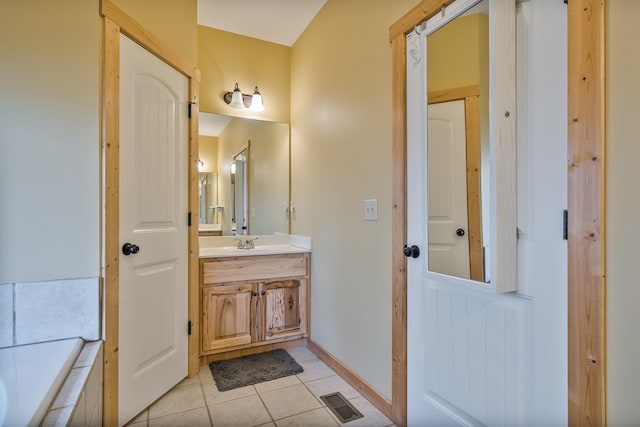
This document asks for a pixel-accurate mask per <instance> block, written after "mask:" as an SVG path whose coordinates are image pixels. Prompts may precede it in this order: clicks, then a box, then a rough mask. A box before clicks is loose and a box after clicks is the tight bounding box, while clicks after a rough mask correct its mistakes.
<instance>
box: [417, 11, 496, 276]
mask: <svg viewBox="0 0 640 427" xmlns="http://www.w3.org/2000/svg"><path fill="white" fill-rule="evenodd" d="M488 11H489V8H488V0H484V1H482V2H480V3H479V4H477V5H475V6H473V7H472V8H471V9H469V10H468V11H466V12H465V13H463V14H462V15H460V16H458V17H457V18H455V19H453V20H452V21H450V22H448V23H447V24H446V25H443V26H442V27H440V28H439V29H438V30H436V31H435V32H433V33H431V34H429V35H428V36H427V38H426V44H427V91H428V101H427V104H428V107H427V141H428V144H427V156H428V165H427V170H428V179H427V182H428V189H427V190H428V191H427V194H428V227H429V234H428V235H429V270H430V271H434V272H437V273H442V274H447V275H451V276H456V277H461V278H465V279H471V280H476V281H482V282H487V281H489V274H488V271H487V268H486V267H485V250H484V249H485V246H487V245H489V244H490V240H489V233H488V232H487V231H488V230H487V228H488V224H487V223H486V221H485V222H483V218H487V217H488V216H487V215H486V214H485V215H484V216H483V207H485V208H486V207H488V206H489V204H488V198H489V196H490V191H489V188H488V184H489V181H488V179H487V178H488V176H489V15H488Z"/></svg>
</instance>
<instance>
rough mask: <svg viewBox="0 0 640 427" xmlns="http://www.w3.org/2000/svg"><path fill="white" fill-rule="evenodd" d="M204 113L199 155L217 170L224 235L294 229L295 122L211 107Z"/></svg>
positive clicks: (216, 220) (219, 221)
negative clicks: (215, 110)
mask: <svg viewBox="0 0 640 427" xmlns="http://www.w3.org/2000/svg"><path fill="white" fill-rule="evenodd" d="M199 119H200V143H199V156H200V159H201V160H202V161H203V163H204V168H205V169H207V171H211V172H215V173H216V174H217V189H218V192H217V204H216V209H215V210H216V214H215V215H214V216H213V221H214V223H215V224H219V226H220V229H221V235H223V236H228V235H235V234H253V235H255V234H273V233H275V232H279V233H288V232H289V209H288V206H289V172H290V167H289V124H288V123H279V122H267V121H262V120H253V119H246V118H240V117H231V116H224V115H218V114H211V113H200V116H199ZM232 171H233V173H232ZM201 172H202V171H201ZM243 227H244V228H243Z"/></svg>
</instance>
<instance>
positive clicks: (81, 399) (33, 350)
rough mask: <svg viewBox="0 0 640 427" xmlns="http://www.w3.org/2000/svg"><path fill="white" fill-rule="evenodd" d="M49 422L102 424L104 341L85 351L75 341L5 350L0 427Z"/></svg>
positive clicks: (1, 354)
mask: <svg viewBox="0 0 640 427" xmlns="http://www.w3.org/2000/svg"><path fill="white" fill-rule="evenodd" d="M47 410H48V411H49V412H47ZM45 416H46V418H45V422H44V423H43V425H71V424H72V425H88V423H87V422H86V421H87V420H91V419H93V420H94V423H93V424H91V425H99V424H100V423H101V418H102V342H101V341H96V342H91V343H87V344H86V345H84V342H83V341H82V340H81V339H79V338H73V339H66V340H60V341H50V342H43V343H37V344H29V345H23V346H15V347H6V348H3V349H0V426H7V427H11V426H33V425H40V422H41V420H42V419H43V417H45ZM90 416H91V417H92V418H88V417H90ZM72 417H73V420H74V422H72ZM76 421H77V422H76Z"/></svg>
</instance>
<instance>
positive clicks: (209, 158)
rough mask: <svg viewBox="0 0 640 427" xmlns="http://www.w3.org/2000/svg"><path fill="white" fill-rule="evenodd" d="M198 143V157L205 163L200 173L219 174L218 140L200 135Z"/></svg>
mask: <svg viewBox="0 0 640 427" xmlns="http://www.w3.org/2000/svg"><path fill="white" fill-rule="evenodd" d="M198 142H199V144H198V156H199V157H200V160H202V162H203V163H204V166H203V167H202V168H200V169H199V171H200V172H218V138H217V137H215V136H204V135H200V137H199V141H198Z"/></svg>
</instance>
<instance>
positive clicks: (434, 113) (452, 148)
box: [427, 100, 471, 279]
mask: <svg viewBox="0 0 640 427" xmlns="http://www.w3.org/2000/svg"><path fill="white" fill-rule="evenodd" d="M464 114H465V113H464V100H458V101H450V102H442V103H439V104H430V105H429V106H428V107H427V118H428V120H427V123H428V126H427V141H428V155H427V163H428V168H427V171H428V172H427V173H428V174H429V179H428V180H427V185H428V188H427V191H428V194H429V202H428V207H429V209H428V215H429V270H431V271H437V272H439V273H443V274H450V275H452V276H456V277H462V278H466V279H468V278H470V277H471V267H470V263H469V230H468V221H467V153H466V151H467V150H466V131H465V129H466V127H465V116H464ZM459 230H462V232H460V231H459Z"/></svg>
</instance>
